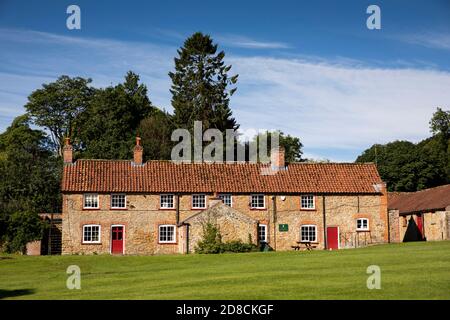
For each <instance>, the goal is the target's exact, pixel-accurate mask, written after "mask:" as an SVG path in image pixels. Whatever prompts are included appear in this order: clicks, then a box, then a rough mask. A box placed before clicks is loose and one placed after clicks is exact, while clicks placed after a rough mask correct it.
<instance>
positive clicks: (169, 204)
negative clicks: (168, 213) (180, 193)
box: [159, 194, 175, 209]
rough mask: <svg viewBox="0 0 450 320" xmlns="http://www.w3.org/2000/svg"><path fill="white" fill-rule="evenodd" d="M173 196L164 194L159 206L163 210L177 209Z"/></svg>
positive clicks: (160, 198) (161, 196)
mask: <svg viewBox="0 0 450 320" xmlns="http://www.w3.org/2000/svg"><path fill="white" fill-rule="evenodd" d="M173 198H174V197H173V194H162V195H160V197H159V203H160V204H159V205H160V208H161V209H173V208H175V205H174V202H173Z"/></svg>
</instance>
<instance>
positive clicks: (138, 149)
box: [133, 137, 144, 165]
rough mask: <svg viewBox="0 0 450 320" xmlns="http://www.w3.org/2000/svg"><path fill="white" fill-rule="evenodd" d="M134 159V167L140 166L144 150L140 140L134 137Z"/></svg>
mask: <svg viewBox="0 0 450 320" xmlns="http://www.w3.org/2000/svg"><path fill="white" fill-rule="evenodd" d="M133 152H134V157H133V162H134V164H136V165H142V163H143V160H144V157H143V155H144V148H143V147H142V146H141V138H140V137H136V146H135V147H134V150H133Z"/></svg>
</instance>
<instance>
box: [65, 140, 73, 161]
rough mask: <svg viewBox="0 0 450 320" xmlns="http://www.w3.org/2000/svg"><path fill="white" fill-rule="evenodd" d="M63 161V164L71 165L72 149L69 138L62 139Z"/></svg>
mask: <svg viewBox="0 0 450 320" xmlns="http://www.w3.org/2000/svg"><path fill="white" fill-rule="evenodd" d="M63 160H64V163H72V162H73V147H72V145H71V144H70V138H69V137H67V138H65V139H64V147H63Z"/></svg>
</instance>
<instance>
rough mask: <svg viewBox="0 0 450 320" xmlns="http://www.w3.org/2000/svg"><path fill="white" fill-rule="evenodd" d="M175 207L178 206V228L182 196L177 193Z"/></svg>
mask: <svg viewBox="0 0 450 320" xmlns="http://www.w3.org/2000/svg"><path fill="white" fill-rule="evenodd" d="M175 206H176V222H177V227H178V225H179V224H180V195H179V194H178V193H177V194H176V195H175Z"/></svg>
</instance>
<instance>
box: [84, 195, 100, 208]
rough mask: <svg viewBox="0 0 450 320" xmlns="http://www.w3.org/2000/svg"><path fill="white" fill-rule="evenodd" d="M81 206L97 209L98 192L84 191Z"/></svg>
mask: <svg viewBox="0 0 450 320" xmlns="http://www.w3.org/2000/svg"><path fill="white" fill-rule="evenodd" d="M83 208H84V209H98V208H99V203H98V194H96V193H86V194H84V196H83Z"/></svg>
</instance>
